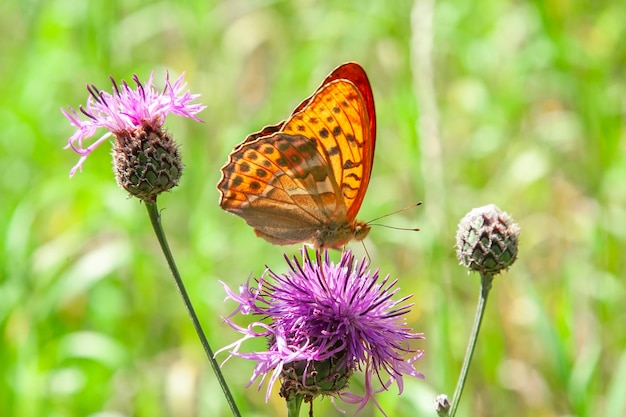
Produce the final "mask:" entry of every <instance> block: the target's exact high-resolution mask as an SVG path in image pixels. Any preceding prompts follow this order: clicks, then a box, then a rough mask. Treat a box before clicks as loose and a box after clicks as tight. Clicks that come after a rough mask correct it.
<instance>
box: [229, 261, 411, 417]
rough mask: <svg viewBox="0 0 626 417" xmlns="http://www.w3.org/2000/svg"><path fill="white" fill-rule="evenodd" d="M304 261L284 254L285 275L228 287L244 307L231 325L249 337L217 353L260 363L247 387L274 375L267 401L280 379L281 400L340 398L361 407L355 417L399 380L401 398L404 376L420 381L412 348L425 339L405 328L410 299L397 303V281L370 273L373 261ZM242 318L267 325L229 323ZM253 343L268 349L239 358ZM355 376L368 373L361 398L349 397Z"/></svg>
mask: <svg viewBox="0 0 626 417" xmlns="http://www.w3.org/2000/svg"><path fill="white" fill-rule="evenodd" d="M302 255H303V262H302V263H301V262H300V261H299V260H298V259H297V258H294V259H293V260H290V259H289V258H288V257H287V256H285V259H286V260H287V265H288V267H289V270H288V271H287V273H285V274H282V275H279V274H277V273H275V272H273V271H271V270H269V269H268V271H267V272H266V274H265V276H263V277H261V278H260V279H258V280H256V285H255V286H251V285H250V281H248V282H247V283H246V284H245V285H243V286H241V287H240V291H239V294H235V293H234V292H233V291H231V290H230V289H229V288H228V287H227V286H226V285H225V284H223V285H224V287H225V289H226V292H227V294H228V298H230V299H232V300H234V301H236V302H237V303H239V306H238V307H237V309H236V310H235V311H234V312H233V313H232V314H231V315H230V316H229V318H227V319H226V321H227V322H228V323H229V324H230V325H231V326H232V327H233V328H235V329H236V330H238V331H239V332H241V333H242V334H243V335H244V336H243V337H242V338H241V339H239V340H238V341H236V342H235V343H233V344H231V345H229V346H226V347H224V348H223V349H221V350H220V351H223V350H227V349H228V350H230V355H229V358H230V357H231V356H239V357H242V358H245V359H249V360H254V361H257V365H256V367H255V369H254V373H253V375H252V378H251V380H250V384H252V383H253V382H254V381H255V380H256V379H258V378H260V381H259V388H260V387H261V385H262V384H263V381H264V380H265V378H266V377H267V376H268V375H269V382H268V386H267V393H266V400H267V399H269V395H270V392H271V390H272V387H273V385H274V383H275V382H276V380H277V379H280V382H281V391H280V392H281V396H283V397H285V398H286V399H287V400H288V401H289V399H290V398H292V397H293V396H298V395H300V396H302V397H303V398H304V400H305V401H311V400H312V399H313V398H315V397H316V396H318V395H337V396H339V397H340V398H341V399H343V400H344V401H346V402H349V403H353V404H360V406H359V408H358V410H357V413H358V412H360V411H361V410H362V409H363V407H364V406H365V404H366V403H367V402H368V401H369V400H372V401H373V402H374V403H375V404H376V406H377V407H378V408H379V409H381V407H380V405H379V404H378V402H377V401H376V400H375V399H374V394H376V393H378V392H380V391H382V390H385V389H387V388H389V387H390V386H391V385H392V384H393V383H394V382H395V383H396V384H397V385H398V390H399V393H401V392H402V389H403V376H404V375H410V376H414V377H418V378H423V375H422V374H420V373H419V372H417V371H416V370H415V368H414V366H413V363H414V362H415V361H417V360H418V359H419V358H420V357H421V356H422V355H423V352H422V351H421V350H416V349H412V348H411V346H410V343H409V342H410V341H411V340H413V339H423V335H422V334H421V333H413V332H412V331H411V329H410V328H407V327H406V320H405V318H404V315H405V314H406V313H407V312H408V311H409V309H410V307H411V306H412V304H405V301H406V300H407V299H408V298H409V297H404V298H401V299H399V300H394V299H393V296H394V295H395V294H396V292H397V291H398V288H394V287H395V284H396V282H397V280H393V281H390V279H389V276H386V277H385V278H383V279H380V276H379V274H378V270H376V271H374V272H370V271H369V270H368V262H367V261H366V260H365V259H363V260H362V261H361V262H359V261H357V260H355V258H354V256H353V255H352V253H351V252H350V251H346V252H344V254H343V256H342V257H341V260H340V262H339V263H338V264H334V263H333V262H331V261H330V258H329V255H328V252H325V254H324V255H322V254H320V253H319V252H316V257H315V258H314V259H312V258H311V256H310V254H309V253H308V252H306V250H304V249H303V254H302ZM268 278H269V279H268ZM238 312H239V313H242V314H246V315H247V314H255V315H259V316H261V317H263V319H264V320H263V321H262V322H261V321H259V322H255V323H252V324H250V325H249V326H248V327H246V328H243V327H240V326H237V325H236V324H235V323H233V322H232V321H231V320H230V317H232V316H233V315H235V314H236V313H238ZM255 337H264V338H266V339H267V341H268V350H267V351H263V352H249V353H245V352H240V349H241V345H242V343H243V342H244V341H245V340H247V339H251V338H255ZM227 359H228V358H227ZM355 371H362V372H363V373H364V378H365V393H364V395H362V396H359V395H356V394H353V393H348V392H345V388H346V387H347V383H348V380H349V378H350V376H351V375H352V374H353V373H354V372H355ZM377 381H378V382H377ZM377 383H378V384H379V387H378V388H376V387H375V384H377ZM250 384H249V385H250ZM381 411H382V409H381Z"/></svg>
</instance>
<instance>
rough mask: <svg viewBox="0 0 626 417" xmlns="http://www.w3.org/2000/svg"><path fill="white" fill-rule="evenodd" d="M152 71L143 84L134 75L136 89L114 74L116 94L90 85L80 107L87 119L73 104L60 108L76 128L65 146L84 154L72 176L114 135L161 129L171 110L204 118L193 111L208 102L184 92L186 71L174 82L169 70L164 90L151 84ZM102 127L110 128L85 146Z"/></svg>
mask: <svg viewBox="0 0 626 417" xmlns="http://www.w3.org/2000/svg"><path fill="white" fill-rule="evenodd" d="M153 75H154V74H153V73H152V74H150V78H149V79H148V82H147V83H145V84H142V83H141V82H140V81H139V78H138V77H137V76H136V75H134V76H133V81H135V84H137V89H136V90H133V89H132V88H131V87H130V86H129V85H128V84H127V83H126V82H125V81H124V82H122V85H118V84H117V83H116V82H115V80H114V79H113V77H111V82H112V83H113V94H109V93H105V92H104V91H100V90H98V89H97V88H96V86H95V85H93V84H92V85H88V86H87V91H89V94H90V95H89V97H88V98H87V106H86V108H84V107H83V106H80V107H79V110H80V112H81V113H83V115H85V116H87V119H86V120H81V119H80V116H79V114H78V112H77V111H76V110H74V109H73V108H72V107H69V108H68V109H67V110H65V109H61V112H62V113H63V114H64V115H65V117H67V118H68V119H69V121H70V123H71V124H72V125H74V126H75V127H76V128H77V130H76V132H74V134H73V135H72V136H71V137H70V139H69V141H68V144H67V146H66V147H65V149H67V148H72V149H73V150H74V151H75V152H76V153H78V154H79V155H80V156H81V157H80V159H79V160H78V163H77V164H76V165H75V166H74V167H73V168H72V169H71V170H70V177H72V176H74V174H75V173H76V171H77V170H82V165H83V163H84V162H85V159H86V158H87V157H88V156H89V154H91V152H93V151H94V149H96V148H97V147H98V146H99V145H100V144H101V143H102V142H104V141H105V140H106V139H107V138H108V137H110V136H111V135H115V136H116V137H119V136H123V135H124V134H127V135H130V136H133V135H134V132H135V131H136V130H137V129H140V128H142V127H143V126H146V125H147V126H150V127H151V129H152V130H153V131H155V130H157V131H158V130H160V128H161V127H162V126H163V124H164V123H165V118H166V117H167V115H168V114H169V113H172V114H176V115H178V116H183V117H189V118H191V119H193V120H196V121H199V122H201V121H202V120H200V119H199V118H197V117H196V116H194V115H195V114H196V113H198V112H200V111H202V110H203V109H204V108H205V107H206V106H203V105H201V104H191V101H193V100H195V99H196V98H198V97H199V96H200V95H199V94H191V93H190V92H189V91H186V92H184V90H185V88H186V86H187V84H186V83H185V82H183V78H184V73H183V74H181V76H180V77H179V78H178V79H177V80H176V82H174V84H171V83H170V80H169V74H168V75H167V76H166V78H165V88H164V89H163V91H162V92H158V91H157V90H156V88H155V87H154V86H153V85H152V79H153ZM99 128H105V129H106V130H108V132H106V133H105V134H104V135H102V136H101V137H100V138H98V139H96V140H95V142H93V143H92V144H91V145H89V146H87V147H85V146H84V145H83V141H84V140H85V139H88V138H90V137H92V136H94V135H95V134H96V131H97V130H98V129H99Z"/></svg>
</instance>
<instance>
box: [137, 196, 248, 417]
mask: <svg viewBox="0 0 626 417" xmlns="http://www.w3.org/2000/svg"><path fill="white" fill-rule="evenodd" d="M144 202H145V203H146V208H147V209H148V216H149V217H150V221H151V222H152V227H153V228H154V233H155V234H156V236H157V239H158V240H159V244H160V245H161V250H162V251H163V255H165V259H166V260H167V263H168V265H169V267H170V270H171V271H172V276H173V277H174V281H175V282H176V287H177V288H178V291H179V292H180V295H181V296H182V297H183V302H184V303H185V307H186V308H187V312H188V313H189V316H190V318H191V322H192V323H193V327H194V329H195V330H196V333H197V334H198V338H200V342H201V343H202V347H203V348H204V352H205V353H206V356H207V358H208V359H209V362H210V363H211V367H212V368H213V372H215V376H216V377H217V380H218V382H219V384H220V387H221V388H222V391H223V392H224V396H225V397H226V401H227V402H228V405H229V406H230V409H231V411H232V413H233V416H235V417H241V414H240V413H239V410H238V409H237V405H236V404H235V400H234V399H233V396H232V394H231V393H230V390H229V389H228V385H227V384H226V380H225V379H224V375H223V374H222V371H221V369H220V366H219V364H218V363H217V361H216V360H215V358H214V354H213V350H212V349H211V346H210V345H209V342H208V340H207V338H206V336H205V334H204V330H202V326H201V325H200V321H199V320H198V316H197V315H196V312H195V310H194V308H193V305H192V303H191V300H190V299H189V295H188V294H187V290H186V289H185V284H184V283H183V280H182V278H181V276H180V273H179V272H178V267H177V266H176V262H175V261H174V256H173V255H172V252H171V251H170V247H169V245H168V244H167V239H166V237H165V232H164V231H163V227H162V226H161V215H160V213H159V210H158V208H157V204H156V199H155V201H148V200H144Z"/></svg>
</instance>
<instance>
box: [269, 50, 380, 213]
mask: <svg viewBox="0 0 626 417" xmlns="http://www.w3.org/2000/svg"><path fill="white" fill-rule="evenodd" d="M344 77H351V78H344ZM281 131H283V132H285V133H289V134H298V135H302V136H305V137H309V138H311V139H312V140H316V141H317V142H318V143H319V149H320V152H321V153H322V154H323V155H324V157H325V159H326V160H327V161H328V164H329V165H330V166H331V168H332V172H333V174H334V175H333V176H334V179H335V182H336V183H337V184H338V186H339V188H340V189H341V192H342V194H343V196H342V200H343V201H344V203H345V205H346V217H345V218H344V219H342V220H343V221H344V222H347V223H351V222H352V221H353V220H354V219H355V218H356V215H357V213H358V211H359V208H360V207H361V203H362V202H363V198H364V197H365V192H366V191H367V186H368V184H369V180H370V177H371V173H372V165H373V163H374V148H375V143H376V114H375V110H374V99H373V95H372V90H371V87H370V84H369V81H368V79H367V75H365V71H363V69H362V68H361V66H359V65H358V64H356V63H348V64H344V65H342V66H340V67H339V68H337V69H336V70H335V71H333V72H332V73H331V75H329V76H328V77H327V78H326V80H325V81H324V83H323V84H322V86H321V87H320V88H319V89H318V90H317V91H316V92H315V94H313V96H311V97H310V98H308V99H307V100H305V101H304V102H303V103H301V104H300V106H298V108H297V109H296V112H295V113H294V114H293V115H292V116H291V118H290V119H289V120H287V121H286V122H285V124H284V125H283V126H282V128H281ZM338 198H339V197H338Z"/></svg>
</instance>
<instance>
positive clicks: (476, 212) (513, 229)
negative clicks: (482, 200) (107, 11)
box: [456, 204, 520, 275]
mask: <svg viewBox="0 0 626 417" xmlns="http://www.w3.org/2000/svg"><path fill="white" fill-rule="evenodd" d="M519 233H520V229H519V226H518V225H517V223H515V221H513V218H512V217H511V216H509V215H508V214H507V213H505V212H503V211H502V210H500V209H499V208H498V207H497V206H495V205H493V204H489V205H487V206H483V207H479V208H475V209H473V210H471V211H470V212H469V213H467V214H466V215H465V217H463V219H461V221H460V222H459V226H458V230H457V233H456V256H457V258H458V260H459V262H460V263H461V265H463V266H465V267H466V268H469V269H470V270H472V271H478V272H480V273H482V274H491V275H495V274H498V273H499V272H500V271H502V270H503V269H508V268H509V267H510V266H511V265H512V264H513V262H515V260H516V259H517V243H518V238H519Z"/></svg>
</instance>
